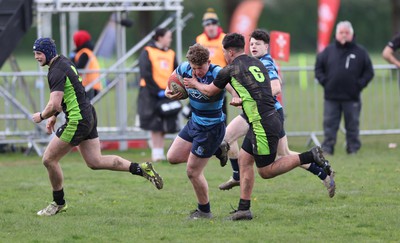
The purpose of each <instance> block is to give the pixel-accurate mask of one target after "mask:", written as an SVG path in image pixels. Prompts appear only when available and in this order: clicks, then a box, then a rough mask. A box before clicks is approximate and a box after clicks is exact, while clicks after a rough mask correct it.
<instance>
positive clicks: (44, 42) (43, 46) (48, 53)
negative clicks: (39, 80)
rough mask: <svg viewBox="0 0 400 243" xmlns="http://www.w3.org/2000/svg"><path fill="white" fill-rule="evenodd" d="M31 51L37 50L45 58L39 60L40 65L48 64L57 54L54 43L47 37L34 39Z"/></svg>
mask: <svg viewBox="0 0 400 243" xmlns="http://www.w3.org/2000/svg"><path fill="white" fill-rule="evenodd" d="M33 51H34V52H35V51H39V52H41V53H43V54H44V56H45V57H46V60H43V61H41V62H39V63H40V65H41V66H45V65H49V63H50V61H51V60H52V59H53V58H54V57H56V56H57V50H56V43H55V41H54V40H53V39H51V38H48V37H46V38H39V39H37V40H35V42H34V43H33Z"/></svg>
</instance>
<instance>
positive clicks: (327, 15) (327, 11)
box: [317, 0, 340, 52]
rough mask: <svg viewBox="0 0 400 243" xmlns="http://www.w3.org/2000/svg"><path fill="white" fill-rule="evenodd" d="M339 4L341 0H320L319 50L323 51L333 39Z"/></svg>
mask: <svg viewBox="0 0 400 243" xmlns="http://www.w3.org/2000/svg"><path fill="white" fill-rule="evenodd" d="M339 6H340V0H318V42H317V50H318V52H321V51H323V50H324V49H325V47H326V46H327V45H329V42H330V41H331V34H332V30H333V26H334V24H335V21H336V17H337V13H338V11H339Z"/></svg>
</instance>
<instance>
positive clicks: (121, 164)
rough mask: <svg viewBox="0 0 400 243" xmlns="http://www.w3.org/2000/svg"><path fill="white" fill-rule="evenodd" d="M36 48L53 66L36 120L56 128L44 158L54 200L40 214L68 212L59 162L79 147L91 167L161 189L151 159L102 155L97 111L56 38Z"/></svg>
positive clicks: (44, 61)
mask: <svg viewBox="0 0 400 243" xmlns="http://www.w3.org/2000/svg"><path fill="white" fill-rule="evenodd" d="M33 49H34V56H35V59H36V60H37V61H38V62H39V63H40V65H41V66H44V65H48V66H49V71H48V74H47V79H48V84H49V89H50V98H49V101H48V103H47V105H46V106H45V108H44V110H43V111H41V112H36V113H34V114H32V120H33V121H34V122H35V123H40V122H42V121H43V120H47V123H46V129H47V133H48V134H52V133H53V132H54V131H56V132H55V136H53V137H52V139H51V141H50V142H49V144H48V145H47V147H46V150H45V151H44V154H43V157H42V161H43V165H44V166H45V167H46V169H47V172H48V176H49V179H50V183H51V187H52V191H53V202H52V203H50V204H49V205H48V206H47V207H45V208H44V209H42V210H40V211H38V212H37V215H39V216H53V215H56V214H57V213H61V212H65V211H66V209H67V203H66V201H65V199H64V189H63V181H64V177H63V171H62V169H61V167H60V164H59V161H60V160H61V159H62V158H63V157H64V156H65V155H66V154H68V152H69V151H70V150H71V149H72V148H73V147H75V146H77V147H78V149H79V151H80V153H81V155H82V158H83V159H84V160H85V162H86V165H87V166H88V167H90V168H91V169H93V170H100V169H105V170H113V171H125V172H130V173H132V174H133V175H138V176H142V177H144V178H145V179H147V180H149V181H150V182H151V183H152V184H153V185H154V186H155V187H156V188H157V189H161V188H162V187H163V180H162V178H161V177H160V175H159V174H158V173H157V172H156V171H155V170H154V168H153V165H152V164H151V163H150V162H145V163H140V164H138V163H133V162H130V161H128V160H126V159H124V158H122V157H119V156H116V155H107V156H104V155H102V154H101V148H100V140H99V136H98V133H97V119H96V111H95V109H94V107H93V106H92V104H91V103H90V101H89V99H87V97H86V93H85V88H84V87H83V85H82V82H81V80H82V79H81V78H80V77H79V74H78V71H77V70H76V68H75V66H74V64H73V63H72V61H71V60H70V59H69V58H67V57H65V56H63V55H57V52H56V51H55V49H56V46H55V43H54V41H53V40H51V39H50V38H40V39H38V40H36V41H35V43H34V45H33ZM60 112H63V113H64V114H65V119H64V121H65V123H64V124H63V125H62V126H60V127H59V128H58V129H57V130H55V127H54V126H55V124H56V120H57V115H58V114H59V113H60Z"/></svg>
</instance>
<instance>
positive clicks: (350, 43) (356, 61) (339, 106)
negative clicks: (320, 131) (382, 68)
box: [315, 21, 374, 154]
mask: <svg viewBox="0 0 400 243" xmlns="http://www.w3.org/2000/svg"><path fill="white" fill-rule="evenodd" d="M315 77H316V79H317V80H318V82H319V83H320V84H321V85H322V86H323V88H324V122H323V127H324V135H325V139H324V141H323V143H322V149H323V151H324V152H325V153H328V154H333V153H334V146H335V144H336V138H337V131H338V129H339V125H340V120H341V116H342V113H343V115H344V126H345V129H346V151H347V153H348V154H355V153H357V151H358V150H359V149H360V148H361V141H360V138H359V134H360V130H359V125H360V113H361V91H362V90H363V89H364V88H365V87H367V85H368V83H369V82H370V81H371V80H372V78H373V77H374V70H373V67H372V63H371V60H370V58H369V55H368V53H367V51H366V50H365V49H364V48H363V47H362V46H361V45H359V44H357V43H356V42H355V40H354V30H353V27H352V25H351V23H350V22H349V21H342V22H339V23H338V24H337V25H336V40H335V42H334V43H331V44H330V45H329V46H327V47H326V48H325V49H324V50H323V51H322V52H321V53H319V54H318V55H317V59H316V63H315Z"/></svg>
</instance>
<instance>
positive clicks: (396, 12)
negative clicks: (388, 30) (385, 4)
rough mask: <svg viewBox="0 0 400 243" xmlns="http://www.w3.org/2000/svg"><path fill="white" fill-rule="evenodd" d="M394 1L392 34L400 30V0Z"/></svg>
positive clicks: (392, 1) (392, 0)
mask: <svg viewBox="0 0 400 243" xmlns="http://www.w3.org/2000/svg"><path fill="white" fill-rule="evenodd" d="M391 3H392V34H393V35H394V34H395V33H397V32H399V31H400V0H391Z"/></svg>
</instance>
